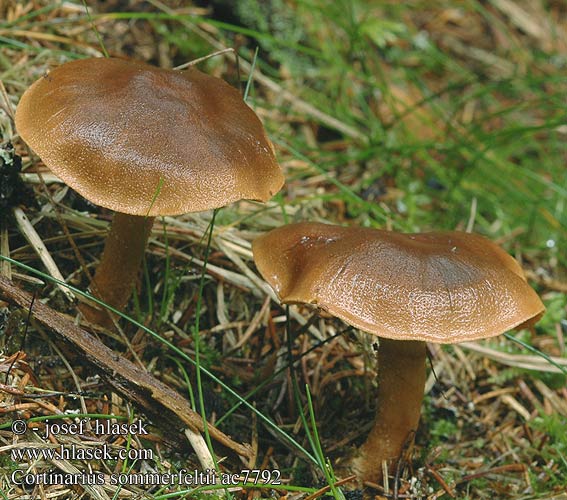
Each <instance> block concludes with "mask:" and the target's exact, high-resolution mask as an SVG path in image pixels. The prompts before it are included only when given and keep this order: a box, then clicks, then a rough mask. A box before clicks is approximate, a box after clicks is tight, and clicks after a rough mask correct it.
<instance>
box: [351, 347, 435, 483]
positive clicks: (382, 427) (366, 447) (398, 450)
mask: <svg viewBox="0 0 567 500" xmlns="http://www.w3.org/2000/svg"><path fill="white" fill-rule="evenodd" d="M424 386H425V342H421V341H407V340H405V341H404V340H390V339H384V338H381V339H380V348H379V350H378V408H377V411H376V422H375V423H374V427H373V428H372V430H371V431H370V434H369V435H368V438H367V440H366V442H365V443H364V444H363V445H362V447H361V448H360V450H359V453H358V455H357V456H356V458H355V459H354V460H353V469H354V472H355V473H356V475H357V477H358V478H359V479H360V480H362V481H372V482H378V483H381V482H382V462H383V461H384V460H386V461H387V462H388V466H389V468H390V469H391V468H392V467H393V466H395V464H396V462H397V460H398V459H399V457H400V455H401V454H402V451H403V450H404V448H405V447H407V445H408V444H410V443H411V442H412V441H413V436H414V433H415V431H416V430H417V426H418V423H419V415H420V412H421V403H422V400H423V391H424Z"/></svg>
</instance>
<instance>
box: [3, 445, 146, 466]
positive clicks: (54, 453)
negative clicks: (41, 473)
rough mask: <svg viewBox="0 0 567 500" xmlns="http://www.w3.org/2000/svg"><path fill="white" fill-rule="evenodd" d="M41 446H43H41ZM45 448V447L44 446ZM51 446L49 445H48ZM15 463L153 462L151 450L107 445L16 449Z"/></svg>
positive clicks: (12, 456) (14, 454) (13, 456)
mask: <svg viewBox="0 0 567 500" xmlns="http://www.w3.org/2000/svg"><path fill="white" fill-rule="evenodd" d="M40 446H41V445H40ZM44 446H45V445H44ZM47 446H49V445H47ZM10 454H11V458H12V460H14V462H22V461H24V460H25V461H32V460H41V459H43V460H152V459H153V458H154V454H153V450H151V449H149V448H148V449H146V448H142V449H136V448H130V449H126V448H117V449H112V448H111V447H110V446H109V445H108V444H107V443H102V444H100V445H96V446H92V447H86V446H77V445H75V444H72V445H67V446H64V445H62V444H61V445H59V446H56V447H52V446H49V447H39V446H38V447H34V448H15V449H13V450H12V451H11V452H10Z"/></svg>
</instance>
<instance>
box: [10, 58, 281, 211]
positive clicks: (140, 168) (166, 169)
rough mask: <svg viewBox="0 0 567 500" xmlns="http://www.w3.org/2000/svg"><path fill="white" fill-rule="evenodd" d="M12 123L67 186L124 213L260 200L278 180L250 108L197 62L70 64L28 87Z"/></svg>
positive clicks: (269, 146)
mask: <svg viewBox="0 0 567 500" xmlns="http://www.w3.org/2000/svg"><path fill="white" fill-rule="evenodd" d="M16 126H17V129H18V132H19V133H20V135H21V137H22V138H23V139H24V140H25V141H26V142H27V143H28V145H29V146H31V148H32V149H33V150H34V151H35V152H36V153H37V154H38V155H39V156H40V157H41V159H42V160H43V162H44V163H45V164H46V165H47V166H48V167H49V168H50V169H51V170H52V171H53V172H55V174H57V175H58V176H60V177H61V178H62V179H63V180H64V181H65V182H66V183H67V184H68V185H69V186H71V187H72V188H73V189H75V190H76V191H78V192H79V193H80V194H81V195H82V196H84V197H85V198H87V199H89V200H90V201H92V202H94V203H96V204H98V205H102V206H104V207H107V208H110V209H113V210H116V211H119V212H123V213H128V214H133V215H147V214H148V215H175V214H181V213H186V212H197V211H201V210H208V209H211V208H217V207H221V206H224V205H227V204H229V203H232V202H234V201H237V200H240V199H253V200H261V201H266V200H268V199H269V198H270V197H271V196H273V195H274V194H275V193H276V192H277V191H279V190H280V188H281V187H282V185H283V180H284V179H283V175H282V172H281V169H280V167H279V166H278V164H277V162H276V159H275V156H274V152H273V146H272V144H271V142H270V140H269V139H268V138H267V137H266V134H265V131H264V128H263V127H262V124H261V123H260V120H259V119H258V117H257V116H256V114H255V113H254V112H253V111H252V110H251V109H250V108H249V107H248V106H247V105H246V104H245V103H244V101H243V100H242V97H241V95H240V93H239V92H238V91H237V90H236V89H234V88H233V87H231V86H230V85H228V84H227V83H226V82H224V81H223V80H220V79H219V78H215V77H212V76H209V75H206V74H204V73H201V72H200V71H198V70H196V69H189V70H187V71H174V70H166V69H160V68H156V67H153V66H149V65H147V64H143V63H139V62H133V61H126V60H122V59H112V58H111V59H106V58H101V59H81V60H78V61H73V62H69V63H66V64H63V65H62V66H59V67H57V68H56V69H54V70H53V71H51V72H50V73H49V74H47V75H45V76H44V77H42V78H41V79H40V80H38V81H37V82H35V83H34V84H33V85H32V86H31V87H30V88H28V89H27V90H26V92H25V93H24V95H23V96H22V99H21V100H20V103H19V105H18V108H17V110H16ZM158 192H159V194H158V195H157V198H156V194H157V193H158ZM154 198H156V199H155V201H154V202H153V204H152V200H154ZM150 206H151V207H152V208H151V211H150V212H149V213H148V210H149V208H150Z"/></svg>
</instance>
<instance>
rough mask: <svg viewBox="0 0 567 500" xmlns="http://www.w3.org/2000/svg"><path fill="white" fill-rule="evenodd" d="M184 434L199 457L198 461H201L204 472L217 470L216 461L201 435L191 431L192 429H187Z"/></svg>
mask: <svg viewBox="0 0 567 500" xmlns="http://www.w3.org/2000/svg"><path fill="white" fill-rule="evenodd" d="M184 432H185V436H186V437H187V439H188V440H189V442H190V443H191V447H192V448H193V450H194V451H195V454H196V455H197V459H198V460H199V463H200V464H201V467H202V468H203V471H207V470H209V471H214V470H215V469H216V467H215V461H214V459H213V456H212V455H211V452H210V451H209V448H208V447H207V443H206V442H205V439H204V438H203V436H201V433H200V432H198V431H195V430H193V429H191V428H190V427H187V428H186V429H185V431H184Z"/></svg>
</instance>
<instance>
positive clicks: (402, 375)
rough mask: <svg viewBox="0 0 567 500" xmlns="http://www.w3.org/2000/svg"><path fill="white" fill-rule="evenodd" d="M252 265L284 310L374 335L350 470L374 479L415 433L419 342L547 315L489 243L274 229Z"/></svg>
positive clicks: (516, 269)
mask: <svg viewBox="0 0 567 500" xmlns="http://www.w3.org/2000/svg"><path fill="white" fill-rule="evenodd" d="M252 250H253V253H254V261H255V262H256V266H257V267H258V270H259V271H260V273H261V274H262V276H263V277H264V278H265V279H266V281H267V282H268V283H269V284H270V285H271V286H272V287H273V289H274V290H275V291H276V293H277V294H278V296H279V297H280V299H281V300H282V302H285V303H308V304H315V305H316V306H317V307H319V308H321V309H323V310H325V311H328V312H329V313H331V314H333V315H334V316H337V317H339V318H341V319H342V320H344V321H345V322H346V323H349V324H351V325H353V326H355V327H357V328H360V329H361V330H364V331H366V332H369V333H372V334H374V335H377V336H379V337H380V346H379V354H378V409H377V414H376V422H375V425H374V427H373V429H372V430H371V432H370V434H369V436H368V438H367V441H366V442H365V443H364V444H363V445H362V447H361V448H360V450H358V454H357V457H355V459H354V460H353V463H352V466H353V467H352V468H353V470H354V472H356V473H357V475H358V477H359V479H361V480H370V481H379V480H381V477H382V462H383V461H384V460H385V461H387V462H389V464H390V465H393V463H394V462H395V461H396V460H397V459H398V458H399V456H400V454H401V452H402V449H403V447H404V443H409V442H411V439H412V437H413V434H414V433H415V430H416V429H417V425H418V422H419V415H420V411H421V401H422V399H423V390H424V383H425V359H426V346H425V342H435V343H443V344H445V343H456V342H463V341H469V340H476V339H483V338H488V337H492V336H495V335H499V334H501V333H503V332H505V331H506V330H510V329H512V328H516V327H519V326H522V325H525V324H526V323H527V322H535V321H537V320H538V319H539V317H540V316H541V315H542V314H543V312H544V310H545V308H544V306H543V304H542V302H541V301H540V299H539V297H538V296H537V294H536V293H535V292H534V291H533V290H532V288H531V287H530V286H529V285H528V284H527V282H526V279H525V277H524V275H523V272H522V269H521V267H520V266H519V264H518V263H517V262H516V260H514V259H513V258H512V257H511V256H510V255H508V254H507V253H506V252H504V250H502V249H501V248H500V247H498V246H497V245H495V244H494V243H492V242H491V241H489V240H487V239H486V238H484V237H482V236H479V235H476V234H468V233H461V232H432V233H423V234H400V233H395V232H390V231H380V230H375V229H366V228H355V227H352V228H346V227H339V226H332V225H326V224H320V223H298V224H291V225H288V226H284V227H281V228H278V229H274V230H272V231H270V232H268V233H266V234H264V235H262V236H260V237H259V238H257V239H256V240H255V241H254V243H253V245H252Z"/></svg>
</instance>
